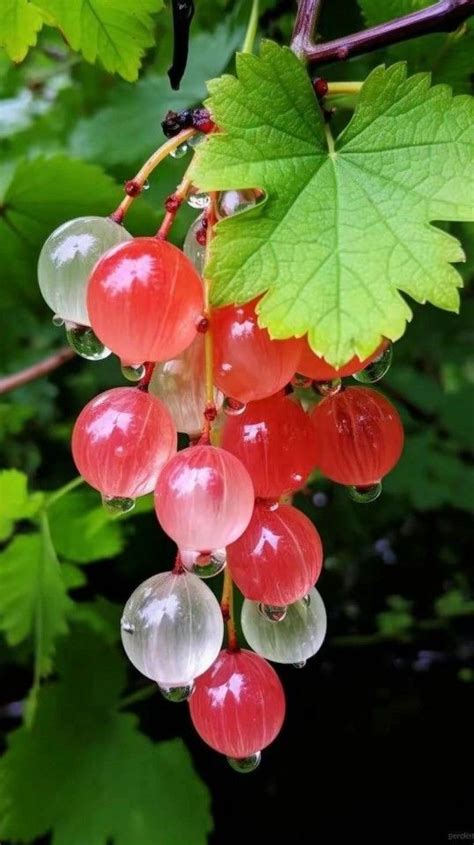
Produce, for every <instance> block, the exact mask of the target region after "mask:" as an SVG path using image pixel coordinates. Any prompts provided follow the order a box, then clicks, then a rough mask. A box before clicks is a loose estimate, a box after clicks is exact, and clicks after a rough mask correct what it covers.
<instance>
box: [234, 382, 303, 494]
mask: <svg viewBox="0 0 474 845" xmlns="http://www.w3.org/2000/svg"><path fill="white" fill-rule="evenodd" d="M222 447H223V448H224V449H227V450H228V451H229V452H232V454H233V455H235V456H236V457H237V458H239V459H240V460H241V461H242V463H243V464H244V466H245V467H246V468H247V469H248V471H249V473H250V476H251V478H252V481H253V484H254V488H255V495H256V496H261V497H263V498H264V499H273V498H278V497H279V496H281V494H282V493H286V492H290V491H293V490H298V489H299V488H300V487H302V486H303V485H304V483H305V481H306V479H307V477H308V475H309V474H310V472H311V470H312V469H313V467H315V465H316V447H315V438H314V431H313V427H312V424H311V419H310V417H309V416H308V415H307V414H306V413H305V412H304V411H303V409H302V407H301V406H300V405H298V404H297V403H296V402H294V401H293V400H292V399H290V398H289V397H288V396H284V395H283V394H282V393H278V394H276V396H271V397H270V398H269V399H260V400H259V401H258V402H250V403H249V404H248V405H247V407H246V409H245V411H244V412H243V413H242V414H240V415H239V416H232V417H228V418H227V420H226V423H225V425H224V429H223V434H222Z"/></svg>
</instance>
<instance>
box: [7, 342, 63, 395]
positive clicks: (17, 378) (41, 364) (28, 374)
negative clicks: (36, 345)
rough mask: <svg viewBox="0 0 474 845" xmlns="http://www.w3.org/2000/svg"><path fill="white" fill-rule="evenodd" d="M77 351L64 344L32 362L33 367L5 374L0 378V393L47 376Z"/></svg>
mask: <svg viewBox="0 0 474 845" xmlns="http://www.w3.org/2000/svg"><path fill="white" fill-rule="evenodd" d="M75 354H76V353H75V352H74V350H73V349H71V347H70V346H63V347H62V349H59V350H58V352H55V353H54V354H53V355H49V356H48V358H44V359H43V360H42V361H38V363H37V364H32V366H31V367H26V368H25V369H24V370H20V371H19V372H18V373H12V374H11V376H4V377H3V378H0V394H2V393H9V391H10V390H16V389H17V387H23V385H24V384H28V382H30V381H34V380H35V379H37V378H42V376H47V375H48V373H52V372H53V371H54V370H57V369H58V367H61V366H62V365H63V364H65V363H66V362H67V361H71V360H72V358H74V357H75Z"/></svg>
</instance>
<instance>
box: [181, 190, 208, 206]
mask: <svg viewBox="0 0 474 845" xmlns="http://www.w3.org/2000/svg"><path fill="white" fill-rule="evenodd" d="M186 202H187V204H188V205H189V206H191V208H198V209H202V208H207V206H208V205H209V202H210V197H209V194H199V193H197V194H189V196H188V198H187V200H186Z"/></svg>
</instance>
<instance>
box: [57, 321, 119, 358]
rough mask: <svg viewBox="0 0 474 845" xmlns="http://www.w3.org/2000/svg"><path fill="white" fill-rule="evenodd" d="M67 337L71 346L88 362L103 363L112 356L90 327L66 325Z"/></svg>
mask: <svg viewBox="0 0 474 845" xmlns="http://www.w3.org/2000/svg"><path fill="white" fill-rule="evenodd" d="M66 337H67V339H68V342H69V345H70V346H72V348H73V349H74V351H75V352H77V354H78V355H80V356H81V358H85V359H86V361H102V360H103V359H104V358H108V357H109V355H111V352H110V349H107V347H106V346H104V344H103V343H102V341H100V340H99V338H98V337H97V336H96V335H95V334H94V332H93V331H92V329H91V328H89V326H77V325H76V324H75V323H69V322H68V323H66Z"/></svg>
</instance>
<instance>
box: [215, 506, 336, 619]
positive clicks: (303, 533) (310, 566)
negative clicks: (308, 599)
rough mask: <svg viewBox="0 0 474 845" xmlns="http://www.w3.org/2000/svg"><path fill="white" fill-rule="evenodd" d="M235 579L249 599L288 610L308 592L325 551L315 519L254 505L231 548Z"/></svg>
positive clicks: (289, 508)
mask: <svg viewBox="0 0 474 845" xmlns="http://www.w3.org/2000/svg"><path fill="white" fill-rule="evenodd" d="M227 555H228V565H229V569H230V571H231V573H232V578H233V579H234V581H235V583H236V584H237V586H238V588H239V590H240V591H241V592H242V593H243V595H244V596H246V598H249V599H252V600H253V601H257V602H263V603H264V604H266V605H274V606H276V607H285V606H286V605H287V604H291V603H292V602H295V601H297V599H300V598H302V597H303V596H304V595H305V594H306V593H308V592H309V590H310V589H311V587H313V586H314V584H315V583H316V581H317V580H318V578H319V575H320V573H321V567H322V562H323V549H322V545H321V539H320V537H319V534H318V532H317V531H316V528H315V527H314V525H313V523H312V522H311V520H309V519H308V517H307V516H305V515H304V514H303V513H301V511H299V510H297V508H294V507H292V506H291V505H276V507H273V508H271V507H269V506H268V505H267V504H266V503H265V502H258V501H257V502H256V503H255V507H254V511H253V514H252V519H251V520H250V523H249V525H248V526H247V528H246V530H245V531H244V533H243V534H242V535H241V536H240V537H239V539H238V540H236V541H235V542H234V543H232V544H231V545H229V546H228V548H227Z"/></svg>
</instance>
